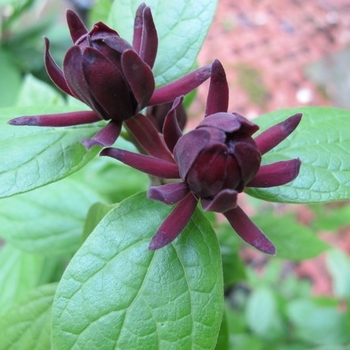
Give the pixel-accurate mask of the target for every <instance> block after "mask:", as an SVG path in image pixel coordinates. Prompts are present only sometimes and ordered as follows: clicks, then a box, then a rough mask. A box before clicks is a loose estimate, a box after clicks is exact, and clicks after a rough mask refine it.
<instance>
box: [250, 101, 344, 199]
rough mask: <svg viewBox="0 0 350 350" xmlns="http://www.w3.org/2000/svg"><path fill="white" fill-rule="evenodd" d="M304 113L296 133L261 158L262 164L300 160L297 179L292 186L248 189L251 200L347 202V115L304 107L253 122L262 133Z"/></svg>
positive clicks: (320, 108)
mask: <svg viewBox="0 0 350 350" xmlns="http://www.w3.org/2000/svg"><path fill="white" fill-rule="evenodd" d="M299 112H301V113H303V118H302V121H301V123H300V124H299V126H298V127H297V129H296V130H295V131H294V132H293V133H292V134H291V135H290V136H289V137H288V138H287V139H286V140H285V141H283V142H282V143H281V144H280V145H278V146H277V147H275V148H274V149H273V150H271V151H270V152H268V153H267V154H266V155H264V157H263V160H264V163H272V162H275V161H278V160H286V159H292V158H300V159H301V161H302V165H301V169H300V173H299V176H298V177H297V178H296V179H295V180H294V181H292V182H291V183H289V184H287V185H284V186H277V187H271V188H264V189H262V188H261V189H260V188H259V189H253V188H251V189H249V190H247V193H249V194H250V195H252V196H254V197H258V198H261V199H264V200H269V201H273V202H288V203H312V202H330V201H337V200H344V199H350V111H347V110H342V109H338V108H330V107H303V108H293V109H286V110H281V111H276V112H272V113H268V114H266V115H264V116H262V117H260V118H257V119H256V120H254V121H255V122H256V123H257V124H258V125H259V126H260V127H261V130H266V129H267V128H268V127H270V126H271V125H273V124H275V123H277V122H281V121H282V120H284V119H286V118H287V117H289V116H291V115H293V114H295V113H299Z"/></svg>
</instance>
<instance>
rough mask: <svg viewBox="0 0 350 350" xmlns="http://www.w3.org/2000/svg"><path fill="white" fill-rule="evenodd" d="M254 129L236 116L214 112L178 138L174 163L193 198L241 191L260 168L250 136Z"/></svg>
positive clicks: (257, 153) (254, 145) (259, 160)
mask: <svg viewBox="0 0 350 350" xmlns="http://www.w3.org/2000/svg"><path fill="white" fill-rule="evenodd" d="M257 128H258V127H257V126H256V125H255V124H253V123H251V122H249V121H248V120H247V119H245V118H243V117H242V116H240V115H239V114H228V113H216V114H212V115H210V116H208V117H207V118H205V119H204V120H203V121H202V122H201V123H199V125H198V126H197V128H196V129H195V130H193V131H190V132H189V133H187V134H185V135H184V136H182V137H181V138H180V139H179V141H178V142H177V144H176V146H175V148H174V156H175V160H176V162H177V164H178V165H179V170H180V176H181V178H182V180H183V181H185V182H187V184H188V186H189V188H190V189H191V191H192V192H193V193H194V194H195V195H196V196H198V197H203V198H207V197H213V196H216V195H217V194H218V193H219V192H220V191H222V190H224V189H232V190H236V191H238V192H242V191H243V189H244V188H245V187H246V185H247V184H248V183H249V182H250V181H251V180H252V179H253V178H254V176H255V175H256V173H257V171H258V169H259V167H260V162H261V155H260V151H259V150H258V148H257V146H256V144H255V142H254V140H253V138H252V137H251V135H252V134H253V133H254V132H255V131H256V130H257ZM248 159H249V161H247V160H248Z"/></svg>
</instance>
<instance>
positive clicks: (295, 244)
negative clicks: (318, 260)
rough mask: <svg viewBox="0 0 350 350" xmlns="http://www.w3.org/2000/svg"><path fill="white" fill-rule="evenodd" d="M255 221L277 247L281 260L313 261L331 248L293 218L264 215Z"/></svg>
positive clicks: (254, 219) (255, 218)
mask: <svg viewBox="0 0 350 350" xmlns="http://www.w3.org/2000/svg"><path fill="white" fill-rule="evenodd" d="M253 221H254V222H255V223H256V224H257V225H258V227H259V228H260V229H261V230H262V231H263V232H264V233H265V234H266V236H267V237H268V238H269V239H270V240H271V241H272V243H273V244H274V245H275V246H276V251H277V254H276V255H277V257H279V258H282V259H290V260H305V259H311V258H313V257H316V256H317V255H319V254H320V253H322V252H324V251H325V250H327V249H328V248H329V245H328V244H327V243H325V242H324V241H322V240H321V239H320V238H319V237H317V236H316V235H315V233H313V232H312V231H311V230H310V229H308V228H307V227H305V226H303V225H300V224H299V223H297V222H296V220H295V219H293V218H292V217H289V216H281V217H278V216H275V215H271V214H270V215H268V214H264V215H260V216H255V217H254V218H253Z"/></svg>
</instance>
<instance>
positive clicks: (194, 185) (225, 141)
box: [101, 61, 301, 254]
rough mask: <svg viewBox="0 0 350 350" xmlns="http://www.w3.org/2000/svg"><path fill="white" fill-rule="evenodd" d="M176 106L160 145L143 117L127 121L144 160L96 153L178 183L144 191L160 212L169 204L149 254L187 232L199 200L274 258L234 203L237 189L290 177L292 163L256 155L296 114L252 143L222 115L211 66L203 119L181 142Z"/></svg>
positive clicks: (283, 133) (240, 120) (241, 125)
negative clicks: (156, 202) (137, 130)
mask: <svg viewBox="0 0 350 350" xmlns="http://www.w3.org/2000/svg"><path fill="white" fill-rule="evenodd" d="M181 100H182V99H181V98H178V99H176V100H175V102H174V104H173V107H172V109H171V110H170V111H169V112H168V114H167V117H166V119H165V122H164V127H163V135H164V137H163V135H160V134H158V133H157V130H156V128H155V127H154V125H153V124H152V123H151V122H150V121H149V120H148V119H147V118H146V117H144V116H142V115H139V116H138V117H137V118H135V119H136V120H137V121H138V125H139V128H140V129H141V128H142V130H143V131H144V134H142V133H141V132H140V133H139V134H138V135H137V139H138V141H139V143H140V144H141V145H142V146H143V148H144V149H145V151H146V152H147V153H148V155H142V154H135V153H132V152H128V151H124V150H121V149H116V148H107V149H105V150H103V151H102V153H101V155H104V156H110V157H113V158H116V159H118V160H120V161H122V162H124V163H125V164H128V165H130V166H132V167H134V168H136V169H138V170H141V171H143V172H145V173H147V174H150V175H152V176H157V177H160V178H164V179H176V178H181V180H182V181H180V182H171V183H168V184H165V185H160V186H153V187H151V188H150V189H149V191H148V196H149V197H150V198H152V199H156V200H159V201H161V202H163V203H165V204H168V205H171V204H175V203H177V205H176V206H175V208H174V209H173V211H172V212H171V213H170V214H169V216H168V217H167V218H166V219H165V221H164V222H163V224H162V225H161V226H160V228H159V230H158V232H157V233H156V235H155V236H154V237H153V239H152V241H151V243H150V249H153V250H154V249H158V248H161V247H163V246H165V245H166V244H168V243H170V242H171V241H173V240H174V239H175V238H176V237H177V236H178V235H179V234H180V233H181V231H182V230H183V229H184V228H185V226H186V225H187V223H188V221H189V220H190V218H191V216H192V214H193V212H194V210H195V208H196V205H197V202H198V200H200V201H201V204H202V207H203V209H204V210H207V211H214V212H220V213H223V214H224V215H225V217H226V218H227V219H228V221H229V222H230V224H231V226H232V227H233V228H234V229H235V231H236V232H237V233H238V234H239V235H240V236H241V237H242V238H243V239H244V240H245V241H246V242H247V243H249V244H251V245H252V246H254V247H256V248H257V249H259V250H261V251H263V252H265V253H268V254H274V253H275V248H274V246H273V244H272V243H271V242H270V241H269V240H268V239H267V238H266V236H265V235H264V234H263V233H262V231H261V230H260V229H259V228H258V227H257V226H256V225H255V224H254V223H253V222H252V221H251V220H250V219H249V218H248V216H247V215H246V214H245V213H244V212H243V210H242V209H241V208H240V207H239V206H238V205H237V196H238V194H239V193H240V192H242V191H243V190H244V188H245V187H272V186H280V185H283V184H286V183H288V182H290V181H292V180H294V179H295V178H296V177H297V175H298V173H299V168H300V164H301V162H300V160H299V159H291V160H287V161H280V162H277V163H273V164H268V165H261V155H263V154H264V153H266V152H268V151H269V150H270V149H272V148H273V147H275V146H276V145H277V144H279V143H280V142H281V141H282V140H284V139H285V138H286V137H287V136H288V135H289V134H290V133H291V132H293V131H294V129H295V128H296V127H297V126H298V124H299V122H300V120H301V114H296V115H294V116H292V117H290V118H288V119H287V120H285V121H283V122H282V123H279V124H276V125H274V126H272V127H271V128H269V129H268V130H266V131H264V132H263V133H261V134H260V135H259V136H258V137H256V138H255V139H253V138H252V135H253V134H254V133H255V132H256V131H257V130H258V126H257V125H255V124H254V123H252V122H250V121H249V120H247V119H245V118H244V117H242V116H241V115H239V114H237V113H227V106H228V86H227V81H226V76H225V72H224V70H223V67H222V66H221V64H220V62H219V61H215V62H214V64H213V66H212V76H211V81H210V88H209V93H208V99H207V109H206V115H205V119H204V120H203V121H202V122H200V123H199V125H198V126H197V128H196V129H195V130H193V131H190V132H188V133H187V134H185V135H182V132H181V129H180V127H179V125H178V123H177V119H176V110H177V108H178V106H180V105H181ZM145 135H147V136H145Z"/></svg>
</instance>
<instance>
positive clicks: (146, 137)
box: [125, 114, 175, 163]
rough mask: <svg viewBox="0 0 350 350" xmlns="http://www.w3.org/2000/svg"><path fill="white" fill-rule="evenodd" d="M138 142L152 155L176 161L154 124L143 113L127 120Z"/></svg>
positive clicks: (127, 124) (126, 122) (172, 161)
mask: <svg viewBox="0 0 350 350" xmlns="http://www.w3.org/2000/svg"><path fill="white" fill-rule="evenodd" d="M125 124H126V126H127V127H128V128H129V130H130V131H131V133H132V134H133V136H134V137H135V139H136V140H137V142H138V143H139V144H140V145H141V146H142V148H143V149H144V150H145V151H146V152H147V153H148V154H150V155H151V156H153V157H156V158H160V159H163V160H166V161H168V162H171V163H175V160H174V158H173V156H172V154H171V153H170V152H169V150H168V148H167V147H166V145H165V143H164V140H163V139H162V137H161V135H160V134H159V133H158V130H157V129H156V127H155V126H154V124H153V123H152V122H151V121H150V120H149V119H148V118H147V117H145V116H144V115H143V114H138V115H137V116H136V117H134V118H130V119H128V120H126V121H125Z"/></svg>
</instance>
